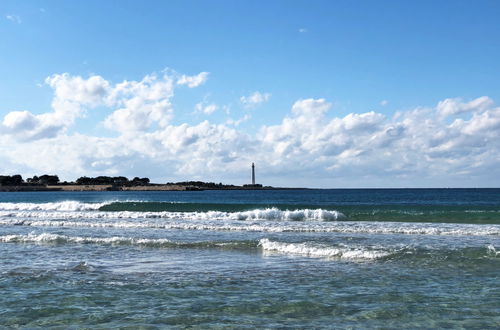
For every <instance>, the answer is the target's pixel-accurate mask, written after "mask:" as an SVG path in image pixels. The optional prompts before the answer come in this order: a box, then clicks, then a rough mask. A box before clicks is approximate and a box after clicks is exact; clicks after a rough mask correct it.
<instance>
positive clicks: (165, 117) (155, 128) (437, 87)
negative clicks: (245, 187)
mask: <svg viewBox="0 0 500 330" xmlns="http://www.w3.org/2000/svg"><path fill="white" fill-rule="evenodd" d="M499 17H500V2H499V1H459V0H457V1H444V0H443V1H412V2H410V1H361V0H360V1H319V0H313V1H292V0H286V1H278V0H271V1H258V0H254V1H243V0H242V1H221V0H213V1H191V0H185V1H175V0H170V1H152V0H150V1H111V0H107V1H90V0H87V1H40V0H37V1H30V0H26V1H11V0H2V1H0V175H12V174H21V175H23V177H24V178H27V177H30V176H33V175H41V174H57V175H59V177H60V178H61V179H62V180H75V179H76V178H78V177H80V176H84V175H85V176H98V175H112V176H116V175H123V176H127V177H129V178H133V177H135V176H139V177H149V178H150V179H151V181H152V182H158V183H164V182H173V181H174V182H175V181H185V180H203V181H212V182H217V183H218V182H223V183H228V184H229V183H231V184H244V183H250V180H251V167H250V165H251V163H252V162H255V164H256V177H257V182H258V183H261V184H264V185H273V186H283V187H318V188H374V187H381V188H398V187H498V186H500V184H499V181H500V106H499V105H498V103H499V102H500V101H499V100H500V80H499V77H500V61H499V60H498V59H499V58H500V19H499Z"/></svg>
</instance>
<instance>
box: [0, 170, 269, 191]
mask: <svg viewBox="0 0 500 330" xmlns="http://www.w3.org/2000/svg"><path fill="white" fill-rule="evenodd" d="M228 189H273V188H272V187H262V185H260V184H256V185H243V186H236V185H232V184H222V183H214V182H203V181H181V182H167V183H165V184H158V183H151V182H150V179H149V178H139V177H135V178H133V179H132V180H129V179H128V178H126V177H124V176H114V177H111V176H97V177H87V176H82V177H80V178H78V179H76V180H75V181H74V182H68V181H64V182H61V181H60V179H59V177H58V176H57V175H48V174H44V175H41V176H36V175H35V176H33V177H31V178H27V179H26V180H23V178H22V176H21V175H19V174H16V175H11V176H9V175H0V191H34V190H38V191H40V190H51V191H53V190H64V191H82V190H89V191H95V190H99V191H102V190H228Z"/></svg>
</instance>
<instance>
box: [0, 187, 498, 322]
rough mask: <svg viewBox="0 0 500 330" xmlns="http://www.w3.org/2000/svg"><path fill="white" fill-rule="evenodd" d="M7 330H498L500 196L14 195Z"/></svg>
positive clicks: (5, 277)
mask: <svg viewBox="0 0 500 330" xmlns="http://www.w3.org/2000/svg"><path fill="white" fill-rule="evenodd" d="M0 328H29V329H37V328H39V329H46V328H58V329H80V328H92V329H94V328H97V329H110V328H129V329H160V328H173V329H184V328H191V329H207V328H208V329H253V328H259V329H272V328H280V329H378V328H381V329H401V328H411V329H431V328H452V329H499V328H500V189H332V190H314V189H311V190H217V191H182V192H181V191H171V192H168V191H163V192H161V191H157V192H117V191H115V192H1V193H0Z"/></svg>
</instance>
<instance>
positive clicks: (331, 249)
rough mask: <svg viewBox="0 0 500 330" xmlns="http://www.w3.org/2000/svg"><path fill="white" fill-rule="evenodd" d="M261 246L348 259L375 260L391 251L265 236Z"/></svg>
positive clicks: (266, 248) (305, 254)
mask: <svg viewBox="0 0 500 330" xmlns="http://www.w3.org/2000/svg"><path fill="white" fill-rule="evenodd" d="M259 246H261V247H262V249H263V250H264V251H271V252H278V253H283V254H294V255H304V256H311V257H324V258H338V259H346V260H374V259H380V258H383V257H387V256H389V255H390V254H391V253H390V252H389V251H382V250H373V249H367V248H364V247H346V246H326V245H320V244H317V243H311V242H307V243H285V242H276V241H271V240H269V239H267V238H263V239H261V240H260V241H259Z"/></svg>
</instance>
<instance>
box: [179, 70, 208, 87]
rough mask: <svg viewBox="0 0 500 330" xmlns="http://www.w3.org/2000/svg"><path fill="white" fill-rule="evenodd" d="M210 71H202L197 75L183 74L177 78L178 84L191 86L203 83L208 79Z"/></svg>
mask: <svg viewBox="0 0 500 330" xmlns="http://www.w3.org/2000/svg"><path fill="white" fill-rule="evenodd" d="M208 74H209V73H208V72H200V73H199V74H197V75H195V76H186V75H182V76H180V77H179V78H178V79H177V84H178V85H187V86H188V87H189V88H194V87H198V86H200V85H203V84H204V83H205V82H206V81H207V79H208Z"/></svg>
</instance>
